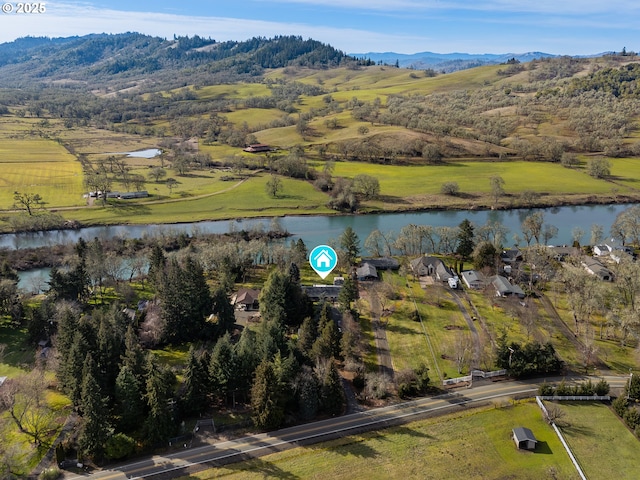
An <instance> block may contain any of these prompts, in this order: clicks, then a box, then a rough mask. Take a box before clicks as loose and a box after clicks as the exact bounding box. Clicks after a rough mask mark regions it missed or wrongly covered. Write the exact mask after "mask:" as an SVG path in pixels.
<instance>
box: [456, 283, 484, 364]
mask: <svg viewBox="0 0 640 480" xmlns="http://www.w3.org/2000/svg"><path fill="white" fill-rule="evenodd" d="M449 294H450V295H451V298H452V299H453V301H454V302H455V303H456V305H458V308H459V309H460V312H461V313H462V316H463V317H464V319H465V320H466V322H467V325H468V326H469V331H470V332H471V340H472V341H473V355H472V357H471V365H470V367H471V370H477V369H479V368H480V355H481V354H482V346H481V344H480V335H479V334H478V329H477V328H476V325H475V323H473V319H472V318H471V315H469V312H468V311H467V309H466V307H465V306H464V304H463V303H462V300H461V299H460V294H459V293H458V292H457V291H455V290H451V289H449Z"/></svg>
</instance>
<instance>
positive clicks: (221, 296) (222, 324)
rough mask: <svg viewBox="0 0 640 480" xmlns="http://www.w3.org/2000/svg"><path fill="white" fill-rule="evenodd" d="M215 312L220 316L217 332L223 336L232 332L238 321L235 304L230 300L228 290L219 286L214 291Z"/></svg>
mask: <svg viewBox="0 0 640 480" xmlns="http://www.w3.org/2000/svg"><path fill="white" fill-rule="evenodd" d="M212 301H213V313H214V315H216V316H217V318H218V325H217V330H218V332H217V334H218V336H222V335H224V334H225V333H227V332H231V331H232V330H233V327H234V325H235V323H236V316H235V313H234V311H233V305H231V301H230V300H229V296H228V295H227V292H226V290H225V289H224V288H223V287H218V288H217V289H216V290H215V292H213V299H212Z"/></svg>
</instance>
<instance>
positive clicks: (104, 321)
mask: <svg viewBox="0 0 640 480" xmlns="http://www.w3.org/2000/svg"><path fill="white" fill-rule="evenodd" d="M94 315H97V318H96V320H98V321H99V322H100V323H99V327H98V336H97V347H98V349H97V351H96V363H97V365H98V372H99V373H98V377H97V378H96V380H98V383H100V387H101V388H102V391H103V393H104V394H105V395H107V396H109V397H112V396H113V394H114V388H115V382H116V377H117V376H118V372H119V371H120V366H119V363H120V356H121V355H122V354H123V351H124V331H123V322H122V319H118V318H117V317H119V316H120V315H122V313H121V312H120V311H118V310H115V309H114V308H112V309H111V310H110V311H108V312H100V314H98V312H95V313H94Z"/></svg>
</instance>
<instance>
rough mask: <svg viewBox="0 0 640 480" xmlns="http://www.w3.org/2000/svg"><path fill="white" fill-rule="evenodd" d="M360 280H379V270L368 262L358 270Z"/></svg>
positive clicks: (357, 274)
mask: <svg viewBox="0 0 640 480" xmlns="http://www.w3.org/2000/svg"><path fill="white" fill-rule="evenodd" d="M356 276H357V277H358V280H378V270H376V267H374V266H373V265H371V264H370V263H369V262H368V261H367V262H364V263H363V264H362V265H361V266H360V267H358V268H357V269H356Z"/></svg>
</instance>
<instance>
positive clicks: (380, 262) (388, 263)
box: [362, 257, 400, 270]
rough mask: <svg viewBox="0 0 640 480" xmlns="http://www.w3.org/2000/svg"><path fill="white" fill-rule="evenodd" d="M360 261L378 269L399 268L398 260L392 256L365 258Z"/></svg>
mask: <svg viewBox="0 0 640 480" xmlns="http://www.w3.org/2000/svg"><path fill="white" fill-rule="evenodd" d="M362 261H363V262H366V263H368V264H370V265H373V266H374V267H376V268H377V269H378V270H398V269H399V268H400V262H398V260H396V259H395V258H393V257H379V258H366V259H363V260H362Z"/></svg>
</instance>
